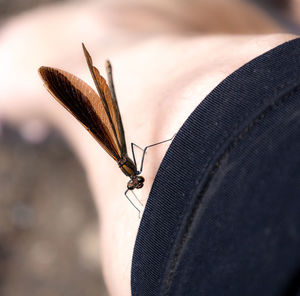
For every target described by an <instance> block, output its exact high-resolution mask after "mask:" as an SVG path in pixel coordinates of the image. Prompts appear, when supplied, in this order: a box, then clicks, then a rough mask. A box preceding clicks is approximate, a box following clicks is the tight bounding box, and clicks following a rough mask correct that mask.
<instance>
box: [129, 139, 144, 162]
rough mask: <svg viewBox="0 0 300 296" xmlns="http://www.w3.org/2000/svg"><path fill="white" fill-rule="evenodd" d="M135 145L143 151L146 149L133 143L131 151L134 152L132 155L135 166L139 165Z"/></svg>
mask: <svg viewBox="0 0 300 296" xmlns="http://www.w3.org/2000/svg"><path fill="white" fill-rule="evenodd" d="M134 147H137V148H139V149H141V150H142V151H144V149H143V148H141V147H140V146H138V145H137V144H134V143H131V153H132V157H133V162H134V164H135V166H137V165H136V159H135V153H134Z"/></svg>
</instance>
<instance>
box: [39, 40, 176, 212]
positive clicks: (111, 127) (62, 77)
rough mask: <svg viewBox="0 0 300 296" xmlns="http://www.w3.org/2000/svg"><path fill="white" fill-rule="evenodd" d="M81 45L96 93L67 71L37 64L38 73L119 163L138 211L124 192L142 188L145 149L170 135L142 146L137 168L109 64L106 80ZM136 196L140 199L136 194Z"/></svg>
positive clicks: (48, 87)
mask: <svg viewBox="0 0 300 296" xmlns="http://www.w3.org/2000/svg"><path fill="white" fill-rule="evenodd" d="M82 48H83V52H84V55H85V58H86V61H87V64H88V67H89V70H90V72H91V75H92V77H93V80H94V83H95V86H96V89H97V92H98V95H97V93H96V92H95V91H94V90H93V89H92V88H91V87H90V86H89V85H88V84H86V83H85V82H84V81H82V80H81V79H79V78H78V77H76V76H75V75H72V74H70V73H68V72H66V71H63V70H60V69H56V68H50V67H40V68H39V70H38V71H39V74H40V76H41V78H42V80H43V81H44V85H45V87H46V89H47V90H48V91H49V92H50V94H51V95H52V96H53V97H54V98H55V99H56V100H57V101H58V102H59V103H60V104H61V105H62V106H63V107H64V108H65V109H67V110H68V111H69V112H70V113H71V114H72V115H73V116H74V117H75V118H76V119H77V120H79V122H80V123H81V124H82V125H83V126H84V127H85V128H86V130H87V131H88V132H89V133H90V134H91V135H92V136H93V137H94V138H95V140H96V141H97V142H98V143H99V144H100V145H101V146H102V147H103V148H104V150H105V151H106V152H107V153H108V154H109V155H110V156H111V157H112V158H113V159H114V160H115V161H116V162H117V163H118V165H119V168H120V169H121V171H122V172H123V173H124V174H125V175H126V176H128V177H129V178H130V180H129V182H128V184H127V190H126V191H125V196H126V197H127V199H128V200H129V201H130V203H131V204H132V205H133V206H134V207H135V208H136V209H137V210H138V211H139V213H140V210H139V209H138V208H137V206H136V205H135V204H134V203H133V202H132V201H131V199H130V198H129V197H128V195H127V193H128V191H132V190H134V189H139V188H142V187H143V185H144V181H145V179H144V177H143V176H141V175H140V174H141V171H142V169H143V162H144V157H145V153H146V150H147V149H148V148H150V147H152V146H155V145H158V144H161V143H164V142H167V141H170V140H171V139H169V140H166V141H162V142H159V143H155V144H152V145H149V146H146V147H145V149H143V155H142V160H141V167H140V170H138V169H137V165H136V159H135V155H134V149H133V148H134V146H136V147H138V148H140V147H139V146H137V145H135V144H133V143H132V144H131V149H132V154H133V160H131V158H129V156H128V154H127V148H126V140H125V133H124V129H123V124H122V119H121V114H120V111H119V106H118V102H117V98H116V93H115V88H114V83H113V78H112V67H111V64H110V62H109V61H106V72H107V78H108V84H107V83H106V81H105V79H104V78H103V77H102V76H101V75H100V72H99V70H98V69H97V68H96V67H95V66H94V65H93V61H92V58H91V56H90V54H89V53H88V51H87V49H86V47H85V46H84V44H83V43H82ZM172 138H173V137H172ZM140 149H141V148H140ZM134 196H135V194H134ZM135 197H136V196H135ZM136 199H137V200H138V202H139V203H140V201H139V199H138V198H137V197H136ZM140 204H141V203H140Z"/></svg>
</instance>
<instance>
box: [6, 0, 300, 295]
mask: <svg viewBox="0 0 300 296" xmlns="http://www.w3.org/2000/svg"><path fill="white" fill-rule="evenodd" d="M99 2H104V1H99ZM106 2H107V3H108V6H110V5H111V4H110V3H113V5H115V6H114V7H115V8H114V9H113V10H112V11H116V14H109V13H108V17H111V22H112V27H113V29H114V30H113V31H115V29H116V28H117V30H119V32H123V31H124V27H123V28H121V27H122V25H124V24H125V27H126V28H127V31H130V30H131V31H134V37H132V36H131V37H130V38H131V39H130V40H132V39H133V38H135V39H137V38H139V37H140V36H142V35H146V34H148V35H151V34H154V33H157V32H160V31H161V30H165V31H181V33H186V32H193V33H195V32H196V33H203V32H204V33H226V32H228V33H241V34H242V33H251V34H254V33H269V32H270V33H273V32H274V33H276V32H277V31H278V32H279V31H281V30H282V31H289V32H293V33H299V25H300V18H299V16H300V7H299V6H300V1H298V0H293V1H288V0H252V1H250V0H248V1H246V0H244V1H243V0H240V1H233V0H226V1H225V2H224V1H220V0H216V1H214V0H199V1H196V0H193V1H173V2H171V1H166V2H165V3H162V2H159V1H150V0H149V1H139V2H137V1H136V2H135V1H130V4H129V1H123V2H122V4H120V5H119V4H118V1H106ZM208 2H209V4H208ZM226 2H227V3H226ZM246 2H248V3H246ZM250 2H251V6H248V4H249V3H250ZM84 3H85V2H84V1H81V2H80V1H78V2H74V1H68V2H66V1H54V0H0V36H2V37H0V55H2V56H1V57H0V61H1V63H0V101H1V100H3V101H4V100H10V99H11V97H13V96H16V94H17V95H18V96H20V95H21V96H24V97H26V96H31V95H32V93H33V91H32V89H33V88H34V87H33V86H32V85H31V81H30V80H28V79H30V75H29V78H28V77H25V76H26V75H25V74H26V73H27V72H26V71H27V68H26V67H29V66H28V65H26V63H25V62H26V54H27V53H28V49H27V51H26V50H25V49H23V45H25V43H27V42H30V41H29V40H33V39H32V38H34V37H32V36H38V37H36V38H40V39H39V40H38V41H37V43H36V44H37V45H40V44H41V38H47V37H49V36H47V31H44V32H39V34H37V35H32V34H31V36H30V38H31V39H30V38H29V39H26V34H25V36H24V32H25V33H26V32H29V34H30V32H32V31H34V30H42V27H40V26H42V21H41V23H40V22H39V21H38V19H39V18H38V17H37V16H38V15H39V13H43V16H45V12H47V11H48V10H49V13H50V14H49V15H50V17H52V18H53V16H55V11H59V9H60V8H59V7H60V5H62V7H63V8H62V11H63V12H64V13H65V14H66V16H67V14H68V12H70V15H68V19H67V20H65V21H61V23H60V25H61V26H63V25H64V24H67V22H68V21H70V20H71V19H72V13H75V16H74V18H76V16H78V15H81V12H80V11H78V10H79V9H81V8H78V9H77V8H76V7H77V6H76V5H77V4H78V7H82V6H83V5H84ZM91 3H92V4H91ZM224 3H225V4H224ZM94 4H95V5H96V6H95V7H97V8H98V7H99V6H98V4H99V3H97V2H96V1H95V2H89V5H94ZM127 4H128V5H127ZM52 5H54V6H52ZM66 5H70V7H69V6H66ZM244 5H245V6H244ZM252 5H254V6H252ZM89 7H93V6H89ZM195 7H196V8H198V9H195ZM224 7H229V8H228V10H224ZM249 7H255V8H253V9H252V8H251V11H250V10H248V9H249ZM234 8H236V10H234ZM39 9H41V10H40V12H39ZM76 9H77V10H76ZM110 11H111V10H110ZM120 11H121V13H120ZM199 11H201V14H200V13H199ZM206 12H207V13H206ZM88 13H89V12H86V11H84V12H83V14H84V17H88V16H89V15H88ZM198 13H199V14H198ZM244 14H246V15H248V14H250V15H251V16H252V17H250V18H249V20H245V19H243V18H242V17H239V16H241V15H244ZM116 15H117V16H118V15H119V16H120V19H118V17H116ZM200 15H201V16H200ZM220 15H221V16H224V17H223V18H222V17H221V18H219V17H215V16H220ZM204 16H205V17H206V19H205V18H204ZM26 17H27V18H28V20H26ZM60 18H63V15H62V16H60ZM94 18H95V16H94V15H93V16H91V19H89V18H85V19H84V20H81V21H82V22H83V24H86V26H87V29H86V30H87V32H86V34H87V36H85V37H82V36H79V39H80V40H82V39H84V38H86V39H89V38H90V39H91V40H92V39H93V38H94V39H97V38H98V39H99V38H102V39H103V34H102V33H101V30H100V28H99V31H100V33H99V32H98V28H97V27H93V26H94V25H95V22H94V23H92V25H91V24H90V23H89V22H90V21H91V20H94ZM96 18H97V17H96ZM218 18H219V19H218ZM24 19H25V20H24ZM135 19H136V21H135ZM141 19H144V21H143V23H142V26H137V24H141ZM217 19H218V20H217ZM232 19H234V21H232ZM257 19H259V20H260V22H258V21H257ZM11 20H12V21H11ZM19 20H23V22H24V24H29V25H28V26H29V29H28V27H26V26H25V29H24V26H23V25H22V24H23V23H22V22H21V25H20V28H19V27H17V29H14V25H15V24H16V23H17V22H18V21H19ZM30 20H33V22H32V23H30ZM47 20H48V16H46V17H45V20H44V21H47ZM76 20H78V19H76ZM53 21H55V20H53ZM116 22H117V23H118V22H119V23H118V25H116V24H115V23H116ZM245 22H247V23H246V24H245ZM96 24H97V23H96ZM236 24H237V25H236ZM44 25H45V24H44ZM49 26H50V29H51V24H49ZM90 26H92V27H93V28H94V29H93V30H92V31H91V30H89V28H90ZM26 28H27V29H26ZM32 28H34V30H33V29H32ZM47 28H48V30H49V27H47ZM26 30H27V31H26ZM28 30H29V31H28ZM30 30H31V31H30ZM55 30H56V33H55V34H54V35H53V36H54V37H53V36H51V38H52V39H50V41H53V40H55V38H56V37H57V38H58V39H59V40H61V39H62V38H63V37H62V36H59V34H60V32H59V31H58V30H59V27H56V28H55ZM74 30H75V29H73V30H72V32H71V33H70V34H73V35H74V34H76V33H77V32H74ZM108 31H109V30H108ZM83 32H84V30H83ZM64 33H66V32H64ZM43 34H44V35H43ZM66 34H67V33H66ZM93 34H94V36H95V37H93ZM101 34H102V35H101ZM99 35H101V37H99ZM3 36H4V37H3ZM28 36H29V35H28ZM105 36H106V35H105ZM122 36H123V37H122V38H119V39H118V40H111V39H109V38H108V37H107V38H106V39H105V41H106V48H107V52H109V49H110V45H111V44H113V45H114V46H115V45H116V44H118V43H122V44H124V43H126V42H128V40H126V37H124V35H122ZM125 36H126V35H125ZM9 38H11V40H13V41H9V42H8V41H7V40H8V39H9ZM14 38H15V39H14ZM14 40H17V41H14ZM22 40H23V41H22ZM50 41H49V43H46V44H47V46H48V45H49V44H51V43H50ZM72 41H74V38H73V39H72ZM22 42H23V43H22ZM38 42H39V43H38ZM90 42H92V41H90ZM74 43H76V44H78V40H75V41H74ZM58 44H59V43H58ZM47 46H46V45H43V46H41V48H42V49H43V48H46V47H47ZM51 46H53V48H54V47H55V46H56V45H54V44H51ZM1 47H2V49H1ZM41 48H39V50H42V49H41ZM51 48H52V47H49V48H48V49H49V51H50V50H51ZM56 50H57V49H56ZM11 52H12V53H11ZM24 52H25V53H24ZM4 53H5V54H8V53H11V55H10V56H9V59H10V61H14V62H13V63H12V64H11V66H10V65H9V64H8V63H6V62H7V61H6V56H4ZM67 54H68V55H69V56H68V58H66V59H65V60H64V63H65V64H71V63H72V62H74V60H75V58H74V57H73V56H72V53H71V52H68V53H67ZM13 55H15V56H13ZM57 55H59V54H58V53H57ZM63 56H64V57H65V56H66V53H63ZM31 58H32V57H31ZM39 58H40V59H42V58H41V57H39ZM18 59H20V60H22V65H21V64H18ZM15 60H17V61H15ZM44 60H45V62H44V63H43V64H45V63H46V60H47V61H48V60H51V58H48V57H47V58H44ZM5 63H6V64H5ZM23 63H25V64H23ZM39 63H40V61H37V64H39ZM60 63H61V61H60ZM3 64H4V66H3ZM40 64H41V63H40ZM5 67H6V68H5ZM32 67H33V68H34V74H33V75H36V66H35V65H34V66H32ZM5 69H6V70H7V69H10V72H9V73H8V72H4V70H5ZM14 71H15V72H16V73H19V74H18V75H19V76H17V77H14V78H11V77H10V76H9V75H13V74H12V73H14ZM16 75H17V74H16ZM23 79H24V81H23ZM26 79H27V80H26ZM39 83H40V82H39ZM19 85H21V86H19ZM18 88H20V91H19V92H16V90H15V89H18ZM40 88H42V84H41V83H40ZM49 100H50V98H49ZM14 106H15V107H14V108H16V106H17V109H18V105H14ZM0 108H1V104H0ZM0 111H1V110H0ZM17 111H18V112H22V107H20V110H17ZM0 114H1V112H0ZM98 231H99V229H98V217H97V213H96V209H95V206H94V204H93V199H92V196H91V193H90V191H89V186H88V184H87V180H86V176H85V173H84V170H83V168H82V167H81V165H80V163H79V161H78V160H77V158H76V157H75V155H74V153H73V152H72V150H71V149H70V147H69V146H68V144H67V143H66V141H65V139H64V138H63V136H62V135H61V134H60V133H59V132H58V131H57V130H55V129H53V128H49V126H48V125H44V124H43V123H42V122H41V121H39V120H37V121H35V120H31V121H26V122H22V124H21V125H20V124H18V125H14V124H11V122H9V121H6V120H5V119H3V118H1V117H0V295H3V296H16V295H23V296H27V295H28V296H29V295H30V296H32V295H43V296H47V295H56V296H60V295H64V296H68V295H73V296H76V295H89V296H93V295H104V296H105V295H107V292H106V290H105V286H104V282H103V279H102V277H101V270H100V262H99V261H100V259H99V251H98Z"/></svg>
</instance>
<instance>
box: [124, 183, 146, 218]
mask: <svg viewBox="0 0 300 296" xmlns="http://www.w3.org/2000/svg"><path fill="white" fill-rule="evenodd" d="M128 191H129V190H128V189H127V190H126V191H125V193H124V194H125V196H126V198H127V199H128V200H129V201H130V203H131V204H132V205H133V207H134V208H135V209H136V210H137V211H138V212H139V217H140V215H141V211H140V210H139V209H138V207H137V206H136V205H135V204H134V203H133V202H132V200H131V199H130V198H129V196H128V195H127V192H128ZM134 196H135V198H136V199H137V200H138V198H137V197H136V195H135V194H134ZM138 201H139V200H138ZM139 203H140V204H141V205H142V203H141V202H140V201H139Z"/></svg>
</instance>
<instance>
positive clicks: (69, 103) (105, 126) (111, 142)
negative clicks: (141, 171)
mask: <svg viewBox="0 0 300 296" xmlns="http://www.w3.org/2000/svg"><path fill="white" fill-rule="evenodd" d="M39 73H40V75H41V77H42V79H43V81H44V83H45V87H46V88H47V90H48V91H49V92H50V93H51V94H52V96H53V97H54V98H55V99H56V100H57V101H58V102H59V103H61V104H62V105H63V106H64V107H65V108H66V109H67V110H68V111H69V112H70V113H71V114H72V115H73V116H74V117H75V118H76V119H78V120H79V121H80V122H81V123H82V124H83V125H84V127H85V128H86V129H87V130H88V131H89V133H90V134H91V135H92V136H93V137H94V138H95V139H96V140H97V142H98V143H99V144H100V145H101V146H102V147H103V148H104V149H105V150H106V151H107V153H108V154H109V155H111V156H112V157H113V158H114V159H115V160H116V161H117V160H118V159H119V158H120V157H121V150H120V148H119V144H118V142H117V139H116V137H115V133H114V131H113V127H112V125H111V123H110V120H109V118H108V115H107V113H106V110H105V108H104V106H103V104H102V101H101V100H100V99H99V96H98V95H97V94H96V93H95V91H94V90H93V89H92V88H91V87H90V86H89V85H87V84H86V83H85V82H84V81H82V80H81V79H79V78H78V77H76V76H74V75H72V74H70V73H68V72H65V71H63V70H60V69H55V68H50V67H41V68H39Z"/></svg>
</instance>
